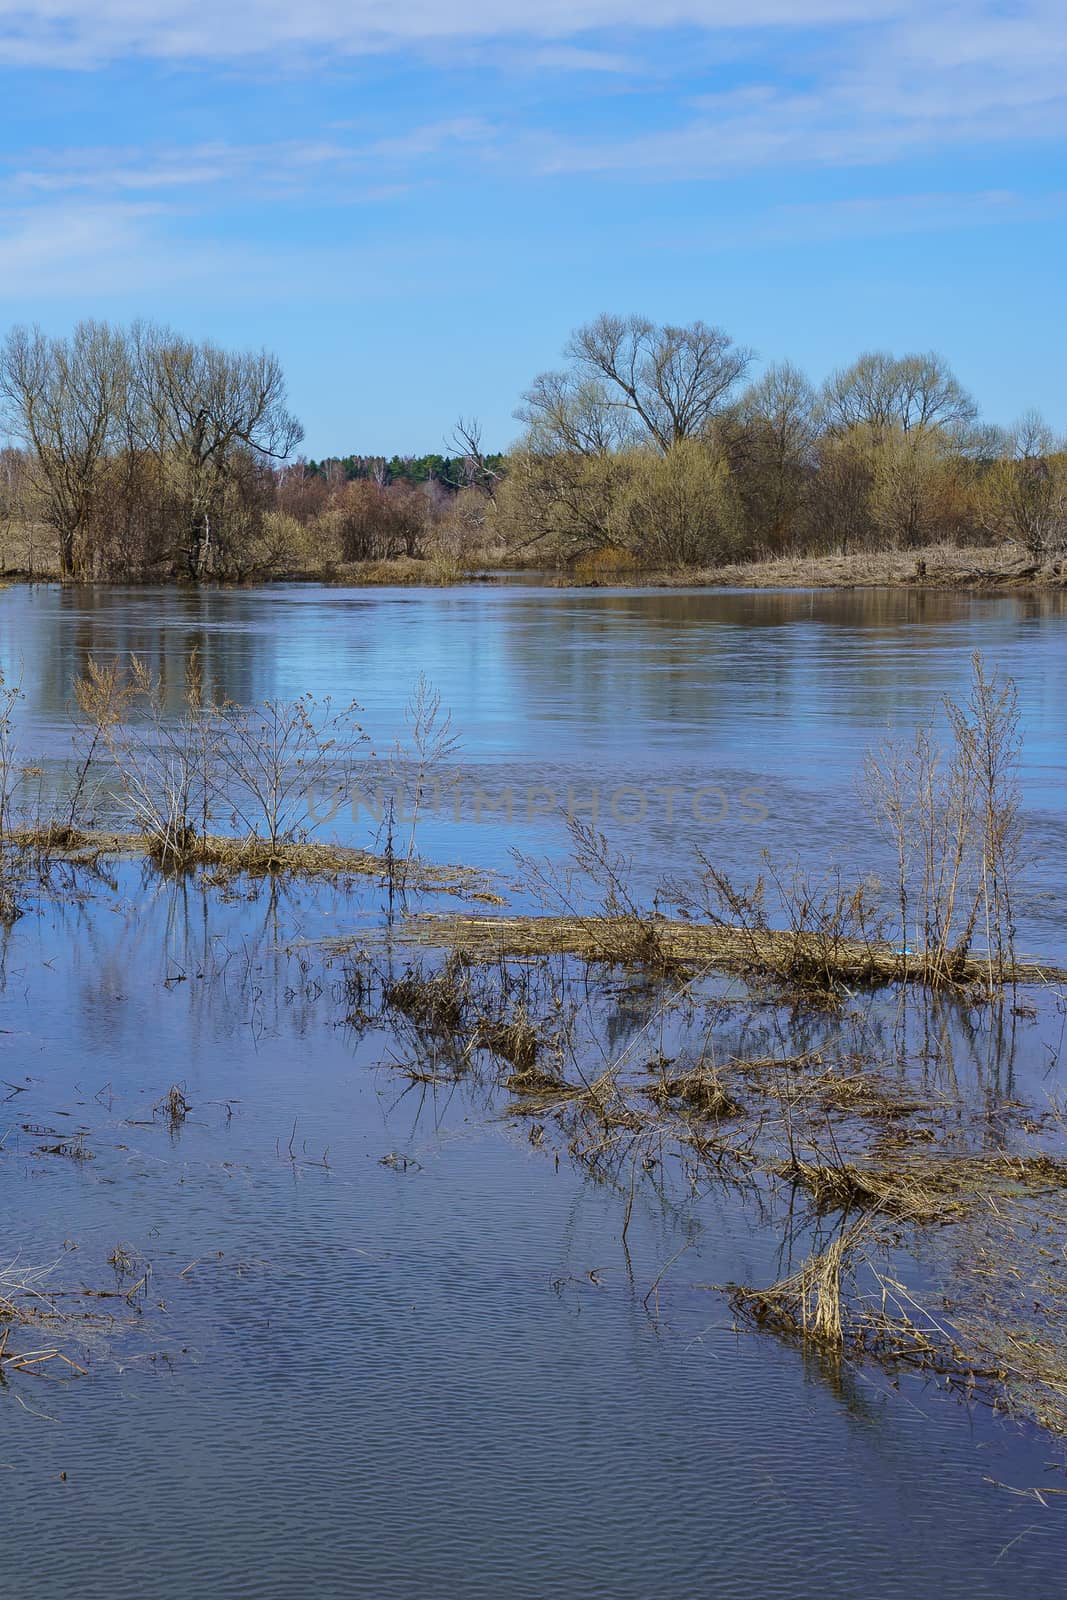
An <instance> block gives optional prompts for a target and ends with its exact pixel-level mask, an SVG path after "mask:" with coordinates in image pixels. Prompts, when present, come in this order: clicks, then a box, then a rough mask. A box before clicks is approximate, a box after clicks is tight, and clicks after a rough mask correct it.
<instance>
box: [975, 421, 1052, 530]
mask: <svg viewBox="0 0 1067 1600" xmlns="http://www.w3.org/2000/svg"><path fill="white" fill-rule="evenodd" d="M985 487H986V498H987V503H988V511H987V519H988V521H989V522H990V523H991V524H992V527H993V530H994V531H995V532H997V533H1000V534H1007V536H1008V537H1009V538H1011V539H1017V540H1018V541H1019V543H1020V544H1023V545H1025V546H1026V549H1027V550H1028V551H1029V552H1030V554H1031V555H1033V556H1047V555H1051V554H1055V553H1058V552H1059V551H1061V550H1063V549H1064V548H1065V547H1067V448H1065V447H1064V444H1063V442H1062V441H1059V440H1057V439H1056V438H1055V436H1054V435H1053V432H1052V429H1051V428H1050V427H1049V426H1048V424H1047V422H1045V420H1044V418H1042V417H1040V416H1039V415H1038V414H1037V412H1036V411H1028V412H1027V413H1026V415H1025V416H1023V417H1021V418H1020V419H1019V421H1018V422H1017V423H1016V424H1015V426H1014V428H1012V429H1011V430H1010V432H1009V434H1008V436H1007V440H1006V448H1005V454H1004V456H1003V457H1002V458H1001V459H1000V460H999V461H997V462H996V463H995V464H994V466H993V468H992V470H991V472H990V473H989V475H988V480H987V483H986V486H985Z"/></svg>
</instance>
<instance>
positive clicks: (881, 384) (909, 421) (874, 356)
mask: <svg viewBox="0 0 1067 1600" xmlns="http://www.w3.org/2000/svg"><path fill="white" fill-rule="evenodd" d="M823 407H824V412H825V417H826V421H827V424H828V425H829V426H830V427H831V428H836V429H839V430H841V429H845V428H852V427H856V426H859V425H862V424H867V425H868V426H870V427H873V428H875V429H883V428H892V427H899V428H903V430H904V432H905V433H907V432H908V431H909V430H910V429H912V428H933V427H938V428H944V429H952V428H957V427H962V426H964V425H966V424H967V423H970V422H973V420H974V418H975V417H976V416H977V414H978V408H977V406H976V405H975V403H974V401H973V400H972V399H971V397H970V395H969V394H968V393H967V391H966V390H965V389H964V388H963V387H962V385H961V384H960V383H959V382H958V381H957V379H956V378H955V377H954V376H953V374H952V372H950V370H949V368H948V366H947V364H946V363H945V361H944V360H943V359H942V358H941V356H939V355H935V354H934V353H933V352H928V353H926V354H924V355H908V356H902V357H900V358H899V359H898V358H897V357H895V356H892V355H889V354H888V353H887V352H886V351H884V350H874V351H868V352H866V354H864V355H862V356H860V357H859V359H858V360H857V361H854V362H853V363H852V365H851V366H850V367H845V368H843V369H841V370H840V371H838V372H835V373H834V374H833V375H832V377H831V378H830V379H829V381H828V383H827V385H826V388H825V391H824V394H823Z"/></svg>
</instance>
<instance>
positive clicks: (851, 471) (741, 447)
mask: <svg viewBox="0 0 1067 1600" xmlns="http://www.w3.org/2000/svg"><path fill="white" fill-rule="evenodd" d="M565 357H566V365H565V366H564V367H563V368H561V369H559V370H556V371H551V372H545V373H542V374H541V375H540V376H539V377H538V378H536V379H535V381H534V382H533V384H532V385H531V387H530V388H529V389H528V390H527V392H526V394H525V396H524V397H523V404H522V407H521V409H520V410H519V412H518V416H519V418H520V420H521V421H522V422H523V423H524V425H525V431H524V434H523V436H522V438H521V439H520V441H519V443H518V444H517V446H516V447H515V449H514V450H513V451H512V453H511V455H510V457H509V461H508V473H507V478H506V481H505V484H504V488H503V493H502V496H501V500H502V504H501V521H502V525H503V527H504V528H505V529H506V532H507V536H508V539H509V542H510V543H511V544H512V546H513V547H519V546H521V545H522V544H523V543H526V544H527V545H528V546H529V547H530V548H533V549H536V548H537V547H539V546H541V547H549V548H554V549H556V550H558V551H560V552H562V553H564V554H568V553H569V554H575V555H576V554H580V553H582V552H584V551H588V550H596V549H603V548H605V547H613V548H616V549H619V550H622V551H624V552H626V553H627V554H629V555H630V556H632V557H633V558H634V560H635V562H637V563H638V564H641V565H646V566H687V565H694V566H714V565H716V564H718V563H721V562H724V561H727V560H736V559H751V558H759V557H772V556H778V555H783V554H789V553H797V554H800V553H803V554H814V553H822V552H827V551H838V550H839V551H842V552H846V553H847V552H855V551H862V550H865V549H885V548H894V549H912V548H920V547H922V546H923V545H926V544H929V543H932V542H935V541H942V540H946V541H953V542H956V543H961V544H962V543H989V542H995V541H1000V540H1005V539H1012V540H1017V541H1018V542H1019V543H1020V544H1022V545H1024V546H1025V547H1026V549H1027V550H1029V551H1030V552H1031V553H1033V554H1034V555H1035V556H1044V555H1047V554H1051V553H1055V552H1056V551H1059V550H1062V549H1063V548H1064V547H1065V544H1067V455H1065V453H1064V446H1063V444H1062V442H1060V441H1057V440H1056V439H1055V438H1054V436H1053V434H1052V431H1051V429H1050V428H1049V427H1048V426H1047V425H1046V424H1045V423H1044V422H1043V421H1042V420H1041V419H1040V418H1039V417H1037V416H1036V415H1034V414H1033V413H1031V414H1029V415H1028V416H1026V417H1024V418H1023V419H1022V420H1021V421H1020V422H1019V423H1018V424H1016V425H1015V426H1014V427H1013V428H999V427H995V426H992V425H990V424H987V423H983V422H982V421H981V419H980V418H979V416H978V408H977V406H976V405H975V402H974V400H973V399H972V397H971V396H970V395H969V394H968V393H967V392H966V390H965V389H964V388H963V386H962V385H961V384H960V383H959V381H958V380H957V378H956V377H955V376H954V374H953V373H952V372H951V371H950V369H949V368H948V366H947V365H946V363H945V362H944V360H943V359H942V358H941V357H939V356H937V355H935V354H932V353H924V354H916V355H905V356H902V357H895V356H892V355H890V354H887V353H884V352H869V353H867V354H864V355H861V356H860V357H859V358H858V359H857V360H856V361H855V362H853V363H852V364H851V365H850V366H848V367H845V368H842V369H841V370H839V371H837V372H835V373H833V374H832V375H831V377H830V378H829V379H828V380H827V382H826V383H825V384H824V385H823V386H822V387H821V388H816V387H815V386H814V385H813V384H812V383H811V382H810V381H809V380H808V379H807V377H805V375H804V374H803V373H802V372H800V371H798V370H797V368H796V367H794V366H792V365H791V364H789V363H779V364H776V365H772V366H770V367H769V368H768V369H767V370H766V371H765V372H764V373H763V374H762V376H761V377H759V378H757V379H756V380H755V381H751V380H750V374H751V369H752V366H753V363H754V357H753V353H752V352H751V351H750V350H748V349H746V348H745V347H744V346H741V345H738V344H735V343H734V341H733V340H732V339H731V338H730V337H729V336H728V335H727V334H726V333H724V332H723V331H722V330H721V329H719V328H713V327H709V326H707V325H706V324H705V323H703V322H694V323H691V324H690V325H688V326H687V327H674V326H670V325H657V324H655V323H652V322H650V321H648V320H647V319H646V318H643V317H618V316H602V317H598V318H597V319H596V320H595V321H594V322H591V323H589V324H588V325H586V326H585V327H582V328H579V329H578V330H577V331H576V332H575V333H574V334H573V335H572V337H571V339H570V341H569V342H568V345H567V347H566V350H565Z"/></svg>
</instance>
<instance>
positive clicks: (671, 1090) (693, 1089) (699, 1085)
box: [645, 1067, 745, 1122]
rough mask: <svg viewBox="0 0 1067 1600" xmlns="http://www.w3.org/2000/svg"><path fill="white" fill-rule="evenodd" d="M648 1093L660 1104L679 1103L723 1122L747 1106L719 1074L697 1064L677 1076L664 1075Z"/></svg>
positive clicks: (737, 1114) (696, 1112)
mask: <svg viewBox="0 0 1067 1600" xmlns="http://www.w3.org/2000/svg"><path fill="white" fill-rule="evenodd" d="M645 1093H646V1094H647V1095H648V1098H649V1099H650V1100H653V1101H656V1102H658V1103H659V1104H660V1105H669V1104H670V1103H671V1102H672V1101H676V1102H678V1103H679V1104H680V1105H682V1106H684V1107H685V1108H686V1110H688V1111H691V1112H694V1113H695V1114H696V1115H697V1116H700V1117H707V1118H709V1119H710V1120H711V1121H713V1122H723V1121H726V1120H727V1119H729V1118H731V1117H739V1116H741V1115H742V1114H743V1113H744V1109H745V1108H744V1106H743V1105H742V1104H741V1102H740V1101H739V1100H738V1099H737V1098H736V1097H735V1096H734V1095H732V1094H731V1093H730V1091H729V1089H727V1088H726V1087H725V1085H724V1084H723V1082H722V1079H721V1078H720V1076H719V1074H718V1073H717V1072H715V1071H713V1070H711V1069H710V1068H707V1067H694V1068H693V1069H692V1070H691V1071H689V1072H681V1073H677V1074H675V1075H674V1076H673V1077H669V1076H664V1077H663V1078H661V1080H660V1081H659V1083H654V1084H652V1085H651V1086H650V1087H649V1088H648V1089H646V1091H645Z"/></svg>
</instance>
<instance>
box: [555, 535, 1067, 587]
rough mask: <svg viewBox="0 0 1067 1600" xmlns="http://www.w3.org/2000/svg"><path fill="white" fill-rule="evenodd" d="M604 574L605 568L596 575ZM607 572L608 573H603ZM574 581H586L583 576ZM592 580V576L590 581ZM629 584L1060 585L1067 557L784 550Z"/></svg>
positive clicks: (981, 551) (977, 549)
mask: <svg viewBox="0 0 1067 1600" xmlns="http://www.w3.org/2000/svg"><path fill="white" fill-rule="evenodd" d="M596 576H597V577H600V576H601V575H600V574H596ZM604 576H605V577H607V574H604ZM570 581H571V582H581V581H582V578H581V576H579V575H576V576H575V577H574V578H573V579H571V580H570ZM585 581H587V582H588V579H586V580H585ZM622 581H623V582H624V583H626V584H627V585H642V586H647V587H651V588H689V587H696V586H714V587H716V588H728V589H874V588H900V587H907V588H918V589H957V590H959V589H964V590H973V591H976V592H982V591H988V590H999V589H1015V590H1027V589H1061V588H1064V587H1067V563H1063V562H1060V561H1048V562H1045V563H1044V564H1041V563H1037V562H1035V561H1034V560H1033V559H1031V558H1030V557H1029V556H1027V555H1026V554H1025V553H1024V552H1020V550H1019V549H1018V547H1017V546H1014V545H1002V546H999V547H996V548H992V547H987V546H981V545H973V546H957V545H950V544H942V545H929V546H926V547H924V548H922V549H917V550H860V551H855V552H853V553H851V554H843V553H840V552H836V553H832V554H828V555H817V556H799V555H794V556H777V557H772V558H769V559H767V560H763V561H744V562H735V563H730V564H727V565H725V566H722V567H709V568H700V569H697V568H688V569H687V568H680V569H678V570H677V571H671V572H645V573H636V574H627V575H626V576H625V577H624V578H623V579H622Z"/></svg>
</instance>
